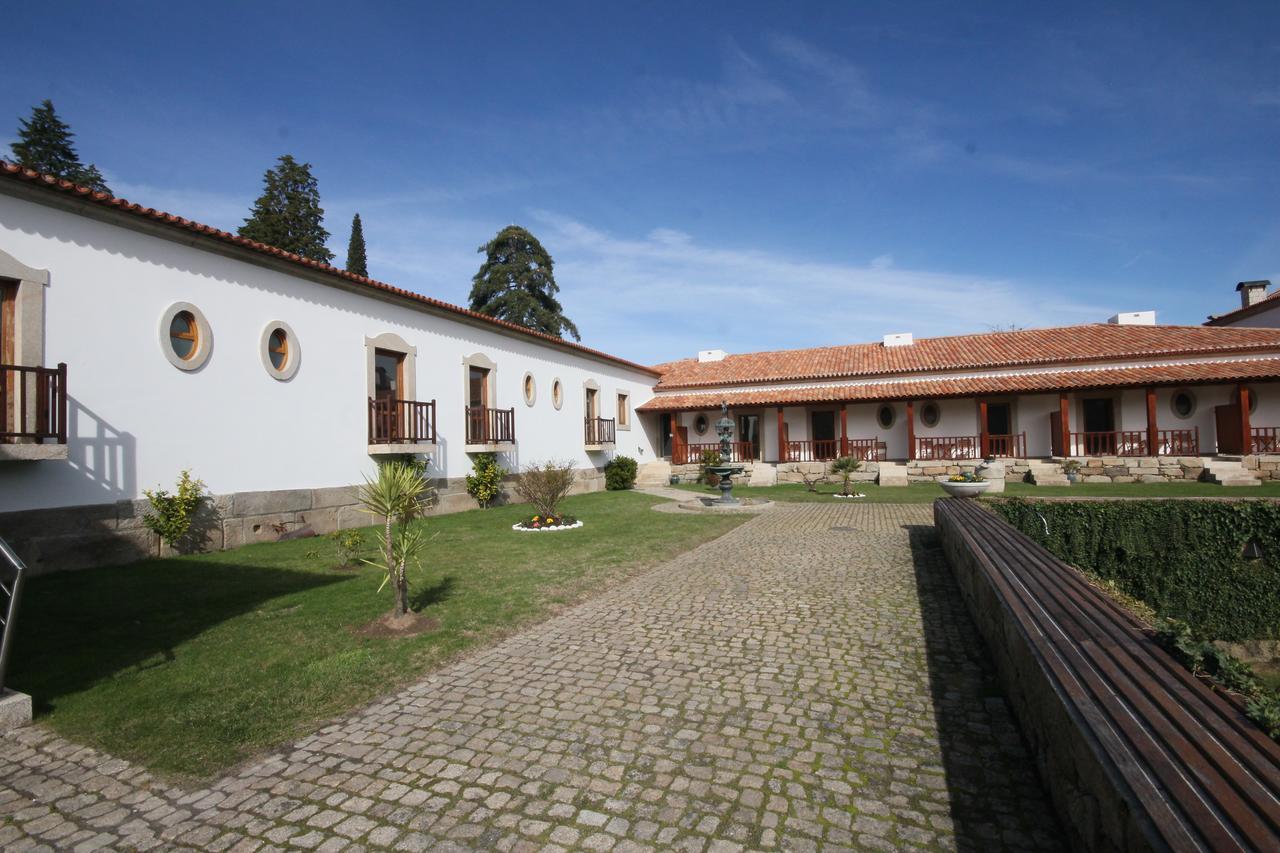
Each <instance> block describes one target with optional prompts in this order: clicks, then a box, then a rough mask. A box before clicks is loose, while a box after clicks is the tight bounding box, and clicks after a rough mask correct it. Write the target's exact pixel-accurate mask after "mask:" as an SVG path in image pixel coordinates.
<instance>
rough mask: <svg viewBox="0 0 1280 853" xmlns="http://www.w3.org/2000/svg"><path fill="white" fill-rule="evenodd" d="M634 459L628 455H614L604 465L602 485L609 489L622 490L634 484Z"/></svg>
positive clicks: (632, 486) (635, 466) (635, 467)
mask: <svg viewBox="0 0 1280 853" xmlns="http://www.w3.org/2000/svg"><path fill="white" fill-rule="evenodd" d="M636 469H637V465H636V460H634V459H632V458H631V457H630V456H615V457H613V458H612V459H610V460H609V463H608V464H607V465H605V466H604V487H605V488H606V489H609V490H610V491H623V490H625V489H630V488H634V487H635V484H636Z"/></svg>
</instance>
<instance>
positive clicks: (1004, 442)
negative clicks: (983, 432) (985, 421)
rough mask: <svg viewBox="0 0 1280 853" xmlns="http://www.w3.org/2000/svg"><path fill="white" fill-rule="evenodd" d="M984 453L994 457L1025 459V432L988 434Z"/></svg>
mask: <svg viewBox="0 0 1280 853" xmlns="http://www.w3.org/2000/svg"><path fill="white" fill-rule="evenodd" d="M986 455H987V456H992V457H995V458H996V459H1026V458H1027V434H1026V433H1025V432H1020V433H1018V434H1017V435H988V436H987V453H986Z"/></svg>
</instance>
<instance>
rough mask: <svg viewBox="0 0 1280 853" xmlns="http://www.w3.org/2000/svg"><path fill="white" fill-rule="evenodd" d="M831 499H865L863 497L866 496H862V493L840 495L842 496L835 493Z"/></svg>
mask: <svg viewBox="0 0 1280 853" xmlns="http://www.w3.org/2000/svg"><path fill="white" fill-rule="evenodd" d="M831 497H833V498H865V497H866V495H864V494H863V493H862V492H854V493H853V494H851V495H842V494H840V493H839V492H836V493H835V494H834V495H832V496H831Z"/></svg>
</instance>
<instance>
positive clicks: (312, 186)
mask: <svg viewBox="0 0 1280 853" xmlns="http://www.w3.org/2000/svg"><path fill="white" fill-rule="evenodd" d="M262 182H263V185H264V187H263V190H262V195H260V196H258V200H257V201H256V202H254V203H253V210H252V211H251V212H250V214H249V218H248V219H246V220H245V221H244V225H241V226H240V236H241V237H245V238H248V239H250V240H257V241H258V242H259V243H266V244H267V245H268V246H275V247H276V248H277V249H283V250H284V251H286V252H292V253H293V254H295V255H301V256H302V257H304V258H310V259H311V260H313V261H322V262H323V263H326V264H327V263H330V262H331V261H332V260H333V252H330V251H329V249H328V248H327V247H326V246H325V241H326V240H328V239H329V232H328V231H326V230H324V208H322V207H321V206H320V188H319V185H318V184H317V183H316V179H315V177H314V176H312V174H311V164H310V163H299V162H298V161H296V160H294V159H293V156H292V155H290V154H285V155H283V156H281V157H280V160H279V161H278V162H277V164H276V167H275V168H274V169H268V170H267V172H266V174H265V175H263V178H262Z"/></svg>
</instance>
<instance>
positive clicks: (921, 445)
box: [911, 435, 982, 461]
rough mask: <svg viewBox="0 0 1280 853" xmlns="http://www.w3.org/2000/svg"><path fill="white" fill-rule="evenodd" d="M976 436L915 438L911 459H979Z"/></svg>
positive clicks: (980, 455) (979, 452) (979, 449)
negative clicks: (914, 447)
mask: <svg viewBox="0 0 1280 853" xmlns="http://www.w3.org/2000/svg"><path fill="white" fill-rule="evenodd" d="M980 443H981V442H980V441H979V439H978V436H976V435H931V436H927V437H917V438H916V449H915V453H914V454H913V455H912V457H911V458H912V459H923V460H940V461H941V460H950V459H981V458H982V453H981V448H980V447H979V444H980Z"/></svg>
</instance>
